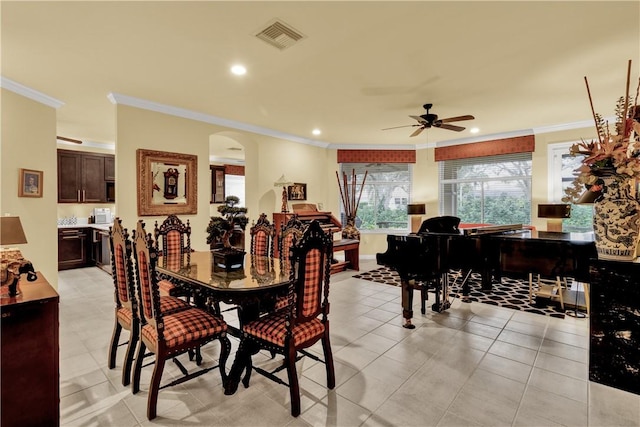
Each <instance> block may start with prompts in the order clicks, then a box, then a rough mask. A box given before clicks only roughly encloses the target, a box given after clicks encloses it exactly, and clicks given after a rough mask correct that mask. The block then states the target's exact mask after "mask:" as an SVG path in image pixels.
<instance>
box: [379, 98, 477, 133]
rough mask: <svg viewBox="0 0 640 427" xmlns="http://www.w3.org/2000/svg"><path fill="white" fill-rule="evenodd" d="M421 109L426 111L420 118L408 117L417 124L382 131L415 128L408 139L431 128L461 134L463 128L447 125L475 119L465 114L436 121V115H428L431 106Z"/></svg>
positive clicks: (426, 105)
mask: <svg viewBox="0 0 640 427" xmlns="http://www.w3.org/2000/svg"><path fill="white" fill-rule="evenodd" d="M422 107H423V108H424V109H425V110H426V113H425V114H422V115H420V116H412V115H409V117H411V118H412V119H414V120H415V121H417V122H418V124H413V125H405V126H394V127H391V128H384V129H382V130H389V129H397V128H404V127H416V126H417V127H418V129H416V130H414V131H413V133H412V134H411V135H409V137H412V136H417V135H420V133H421V132H422V131H423V130H425V129H429V128H432V127H435V128H441V129H447V130H452V131H454V132H462V131H463V130H465V129H466V128H465V127H463V126H458V125H452V124H449V123H451V122H460V121H463V120H473V119H475V117H473V116H472V115H470V114H466V115H464V116H456V117H448V118H446V119H438V115H437V114H432V113H429V110H430V109H431V107H433V104H424V105H423V106H422Z"/></svg>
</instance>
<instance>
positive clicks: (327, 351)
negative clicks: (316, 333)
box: [322, 324, 336, 390]
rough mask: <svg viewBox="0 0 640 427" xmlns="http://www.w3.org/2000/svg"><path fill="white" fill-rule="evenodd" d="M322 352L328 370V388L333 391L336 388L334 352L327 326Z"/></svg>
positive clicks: (327, 326) (326, 326)
mask: <svg viewBox="0 0 640 427" xmlns="http://www.w3.org/2000/svg"><path fill="white" fill-rule="evenodd" d="M322 350H323V351H324V364H325V368H326V370H327V388H329V390H333V388H334V387H335V386H336V373H335V369H334V367H333V352H332V351H331V343H330V342H329V325H328V324H327V325H325V331H324V336H323V337H322Z"/></svg>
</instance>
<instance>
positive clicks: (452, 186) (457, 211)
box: [439, 153, 531, 225]
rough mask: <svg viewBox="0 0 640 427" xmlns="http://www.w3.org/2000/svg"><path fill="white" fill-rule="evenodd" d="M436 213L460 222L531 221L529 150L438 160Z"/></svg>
mask: <svg viewBox="0 0 640 427" xmlns="http://www.w3.org/2000/svg"><path fill="white" fill-rule="evenodd" d="M439 167H440V197H439V200H440V212H441V213H442V215H453V216H457V217H459V218H460V220H461V222H467V223H481V224H496V225H503V224H530V223H531V153H517V154H506V155H501V156H487V157H476V158H468V159H458V160H446V161H442V162H440V165H439Z"/></svg>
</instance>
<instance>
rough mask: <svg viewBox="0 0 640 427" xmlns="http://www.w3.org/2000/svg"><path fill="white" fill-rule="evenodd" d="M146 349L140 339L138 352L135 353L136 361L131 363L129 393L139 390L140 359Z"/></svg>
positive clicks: (142, 357) (141, 359)
mask: <svg viewBox="0 0 640 427" xmlns="http://www.w3.org/2000/svg"><path fill="white" fill-rule="evenodd" d="M146 351H147V346H146V345H145V344H144V341H142V340H140V345H138V353H137V354H136V363H135V364H134V365H133V377H132V378H131V393H133V394H136V393H137V392H139V391H140V373H141V372H142V361H143V359H144V353H145V352H146Z"/></svg>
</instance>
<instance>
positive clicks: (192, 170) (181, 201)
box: [136, 149, 198, 216]
mask: <svg viewBox="0 0 640 427" xmlns="http://www.w3.org/2000/svg"><path fill="white" fill-rule="evenodd" d="M136 157H137V171H138V215H139V216H151V215H156V216H159V215H170V214H176V215H178V214H196V213H198V182H197V176H198V161H197V160H198V158H197V156H194V155H191V154H180V153H168V152H165V151H154V150H143V149H138V150H137V151H136Z"/></svg>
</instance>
